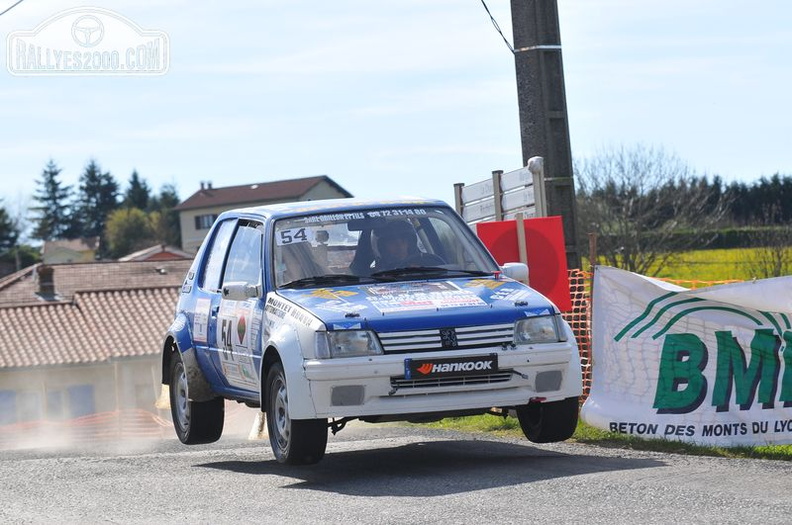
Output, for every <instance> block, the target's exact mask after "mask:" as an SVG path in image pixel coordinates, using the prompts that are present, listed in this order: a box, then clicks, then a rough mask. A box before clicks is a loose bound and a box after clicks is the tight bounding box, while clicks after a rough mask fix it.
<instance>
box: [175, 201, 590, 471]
mask: <svg viewBox="0 0 792 525" xmlns="http://www.w3.org/2000/svg"><path fill="white" fill-rule="evenodd" d="M515 272H517V273H515ZM523 273H524V274H525V275H527V269H526V268H525V265H520V264H519V263H518V264H513V265H507V266H504V267H500V266H498V264H497V263H496V262H495V260H494V259H493V257H492V255H490V253H489V252H488V251H487V250H486V248H485V247H484V246H483V244H482V243H481V242H480V240H479V239H478V238H477V237H476V235H475V234H474V233H473V231H471V229H470V228H469V227H468V226H467V225H466V224H465V222H464V221H463V220H462V218H461V217H460V216H459V215H458V214H457V213H456V212H455V211H454V210H453V209H452V208H451V207H449V206H448V205H447V204H445V203H444V202H442V201H437V200H392V201H384V200H378V201H364V200H359V199H338V200H327V201H311V202H298V203H290V204H277V205H271V206H262V207H254V208H246V209H238V210H233V211H228V212H224V213H222V214H221V215H220V216H219V217H218V218H217V220H216V221H215V223H214V224H213V226H212V228H211V230H210V231H209V234H208V235H207V237H206V239H205V240H204V242H203V244H202V246H201V247H200V248H199V250H198V252H197V254H196V257H195V260H194V262H193V264H192V266H191V268H190V270H189V271H188V273H187V276H186V278H185V280H184V283H183V286H182V289H181V295H180V298H179V301H178V304H177V306H176V314H175V319H174V320H173V322H172V324H171V325H170V327H169V329H168V331H167V334H166V336H165V338H164V343H163V353H162V382H163V383H164V384H166V385H169V386H170V389H169V390H170V401H171V411H172V416H173V424H174V428H175V430H176V434H177V436H178V438H179V439H180V440H181V442H183V443H185V444H198V443H209V442H213V441H216V440H217V439H219V438H220V436H221V434H222V431H223V422H224V401H225V400H226V399H230V400H235V401H238V402H241V403H245V404H246V405H248V406H251V407H257V408H260V409H261V411H262V412H264V413H265V414H266V422H267V431H268V434H269V439H270V443H271V445H272V450H273V453H274V456H275V458H276V459H277V461H279V462H281V463H288V464H310V463H315V462H317V461H319V460H320V459H321V458H322V457H323V456H324V453H325V449H326V446H327V436H328V429H329V430H331V431H332V432H333V433H334V434H335V433H336V432H338V431H339V430H341V429H342V428H343V427H344V425H346V423H347V422H349V421H351V420H354V419H359V420H362V421H366V422H373V423H376V422H383V421H415V422H423V421H431V420H437V419H440V418H443V417H449V416H466V415H476V414H482V413H487V412H492V413H498V414H503V415H507V414H510V413H511V414H516V416H517V418H518V419H519V422H520V425H521V428H522V430H523V432H524V434H525V435H526V437H527V438H528V439H529V440H531V441H533V442H551V441H561V440H564V439H566V438H568V437H570V436H571V435H572V433H573V432H574V429H575V426H576V423H577V417H578V398H579V396H580V394H581V390H582V380H581V368H580V356H579V354H578V349H577V345H576V343H575V338H574V335H573V333H572V331H571V329H570V327H569V326H568V324H567V323H566V322H565V321H564V319H563V318H562V316H561V315H560V312H559V311H558V309H557V308H556V307H555V306H554V305H553V304H552V303H551V302H550V301H549V300H548V299H547V298H545V297H544V296H543V295H541V294H539V293H538V292H536V291H535V290H533V289H531V288H530V287H528V286H527V285H525V284H523V283H522V282H519V281H518V280H515V279H513V278H511V277H510V275H511V276H513V277H517V276H518V275H521V274H523Z"/></svg>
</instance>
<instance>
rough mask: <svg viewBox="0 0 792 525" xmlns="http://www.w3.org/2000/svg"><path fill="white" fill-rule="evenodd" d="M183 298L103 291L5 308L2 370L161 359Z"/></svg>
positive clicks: (159, 291)
mask: <svg viewBox="0 0 792 525" xmlns="http://www.w3.org/2000/svg"><path fill="white" fill-rule="evenodd" d="M178 295H179V288H178V287H169V288H148V289H139V290H116V291H101V292H88V293H77V294H75V296H74V300H73V301H72V302H68V303H52V304H39V305H36V306H19V307H4V308H0V330H2V331H3V334H4V336H3V337H2V338H0V369H2V368H15V367H30V366H46V365H68V364H89V363H96V362H102V361H107V360H109V359H111V358H118V357H131V356H143V355H156V354H158V353H159V352H160V351H161V349H162V346H161V345H162V340H163V336H164V334H165V331H166V330H167V328H168V326H169V324H170V322H171V321H172V319H173V311H174V307H175V305H176V301H177V298H178Z"/></svg>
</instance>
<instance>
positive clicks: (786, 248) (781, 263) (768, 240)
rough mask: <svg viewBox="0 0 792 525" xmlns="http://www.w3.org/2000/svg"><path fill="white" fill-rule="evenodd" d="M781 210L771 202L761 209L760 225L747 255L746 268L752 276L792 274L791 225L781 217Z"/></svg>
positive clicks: (767, 276) (764, 276)
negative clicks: (754, 246)
mask: <svg viewBox="0 0 792 525" xmlns="http://www.w3.org/2000/svg"><path fill="white" fill-rule="evenodd" d="M781 215H782V210H781V206H779V205H778V204H773V205H771V206H770V207H769V208H766V209H764V210H763V211H762V215H761V217H762V219H761V227H760V228H758V229H757V231H756V233H755V234H754V235H755V242H754V244H756V245H757V247H756V248H754V249H753V250H751V251H750V252H748V253H749V255H748V257H747V261H746V262H747V267H748V270H749V271H750V272H751V274H752V275H753V276H754V277H758V278H764V279H766V278H769V277H781V276H782V275H790V274H792V225H789V224H787V223H786V222H785V221H783V220H782V218H781Z"/></svg>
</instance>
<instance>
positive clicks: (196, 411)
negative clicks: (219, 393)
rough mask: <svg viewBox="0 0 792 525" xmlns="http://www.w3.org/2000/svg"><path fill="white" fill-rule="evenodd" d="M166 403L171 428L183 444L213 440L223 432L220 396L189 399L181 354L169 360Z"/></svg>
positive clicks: (222, 411)
mask: <svg viewBox="0 0 792 525" xmlns="http://www.w3.org/2000/svg"><path fill="white" fill-rule="evenodd" d="M170 405H171V417H172V418H173V428H175V429H176V435H177V436H178V437H179V441H181V442H182V443H184V444H185V445H200V444H202V443H213V442H215V441H217V440H218V439H220V436H221V435H222V434H223V423H224V419H225V405H224V401H223V398H222V397H217V398H214V399H211V400H209V401H201V402H198V401H192V400H190V390H189V386H188V382H187V370H186V369H185V367H184V362H183V361H182V359H181V355H179V354H178V352H177V353H176V355H174V356H173V359H172V361H171V374H170Z"/></svg>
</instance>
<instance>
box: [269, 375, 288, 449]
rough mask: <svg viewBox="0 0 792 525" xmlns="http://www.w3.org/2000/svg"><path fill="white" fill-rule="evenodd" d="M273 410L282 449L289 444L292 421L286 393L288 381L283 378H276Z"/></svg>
mask: <svg viewBox="0 0 792 525" xmlns="http://www.w3.org/2000/svg"><path fill="white" fill-rule="evenodd" d="M272 390H273V391H274V394H273V395H274V399H273V401H272V412H273V419H274V421H273V422H274V423H275V436H276V438H277V440H278V445H279V446H280V448H281V449H282V450H286V449H287V448H288V446H289V434H290V431H291V421H290V420H289V399H288V397H287V395H286V383H284V382H283V380H282V379H281V378H278V379H276V381H275V383H274V385H273V389H272Z"/></svg>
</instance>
